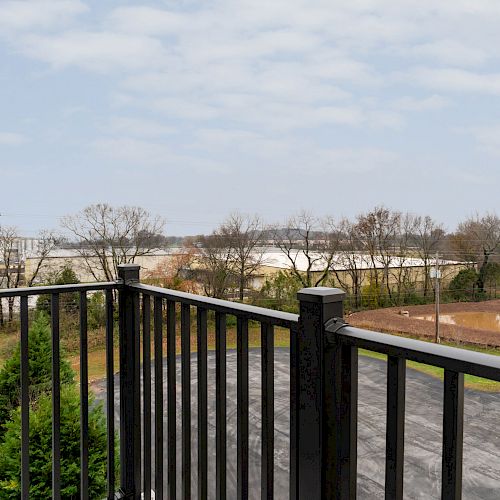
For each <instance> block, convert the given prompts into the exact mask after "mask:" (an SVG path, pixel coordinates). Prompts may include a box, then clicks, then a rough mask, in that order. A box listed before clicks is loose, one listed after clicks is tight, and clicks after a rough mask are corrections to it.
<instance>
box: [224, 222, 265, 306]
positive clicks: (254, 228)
mask: <svg viewBox="0 0 500 500" xmlns="http://www.w3.org/2000/svg"><path fill="white" fill-rule="evenodd" d="M219 232H220V235H221V237H224V238H226V240H227V245H228V246H229V247H230V252H231V262H232V266H231V267H232V271H233V272H234V273H235V274H236V275H237V277H238V291H239V299H240V300H241V301H242V300H243V298H244V292H245V287H246V286H247V283H248V280H249V279H250V278H251V277H252V276H254V275H255V273H256V272H257V270H258V269H259V267H260V266H261V264H262V259H263V255H264V251H263V249H262V248H261V247H260V245H261V243H262V223H261V220H260V218H259V217H258V216H257V215H254V216H249V215H242V214H239V213H234V214H231V215H230V216H229V217H228V218H227V219H226V220H225V221H224V222H223V223H222V224H221V226H220V228H219Z"/></svg>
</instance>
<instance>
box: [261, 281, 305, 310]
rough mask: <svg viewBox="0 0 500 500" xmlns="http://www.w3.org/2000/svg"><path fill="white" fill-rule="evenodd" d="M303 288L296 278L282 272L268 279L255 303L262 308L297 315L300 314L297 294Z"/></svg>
mask: <svg viewBox="0 0 500 500" xmlns="http://www.w3.org/2000/svg"><path fill="white" fill-rule="evenodd" d="M301 288H302V284H301V282H300V280H299V279H298V278H297V277H296V276H294V275H293V274H291V273H289V272H286V271H280V272H278V273H276V274H275V275H274V276H272V277H270V278H268V279H266V282H265V283H264V285H263V286H262V288H261V290H260V294H259V296H258V297H256V299H255V300H254V302H255V303H256V305H259V306H261V307H267V308H270V309H278V310H280V311H287V312H294V313H296V312H298V302H297V292H298V291H299V290H300V289H301Z"/></svg>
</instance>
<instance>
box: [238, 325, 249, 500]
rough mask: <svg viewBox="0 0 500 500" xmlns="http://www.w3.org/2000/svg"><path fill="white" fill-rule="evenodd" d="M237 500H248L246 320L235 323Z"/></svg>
mask: <svg viewBox="0 0 500 500" xmlns="http://www.w3.org/2000/svg"><path fill="white" fill-rule="evenodd" d="M237 365H238V366H237V372H238V373H237V384H238V387H237V419H238V429H237V441H238V500H246V499H248V406H249V405H248V320H246V319H245V318H242V317H240V316H238V322H237Z"/></svg>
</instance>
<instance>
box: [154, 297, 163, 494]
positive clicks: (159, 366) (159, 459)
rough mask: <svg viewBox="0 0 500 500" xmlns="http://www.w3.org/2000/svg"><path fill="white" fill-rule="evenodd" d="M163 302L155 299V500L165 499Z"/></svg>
mask: <svg viewBox="0 0 500 500" xmlns="http://www.w3.org/2000/svg"><path fill="white" fill-rule="evenodd" d="M162 308H163V301H162V299H161V297H155V299H154V313H153V314H154V342H155V345H154V348H155V500H162V498H163V316H162Z"/></svg>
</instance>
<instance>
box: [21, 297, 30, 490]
mask: <svg viewBox="0 0 500 500" xmlns="http://www.w3.org/2000/svg"><path fill="white" fill-rule="evenodd" d="M29 411H30V398H29V357H28V297H25V296H22V297H21V498H22V499H23V500H28V499H29V487H30V468H29V467H30V466H29V460H30V458H29V439H30V429H29V425H30V415H29Z"/></svg>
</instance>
